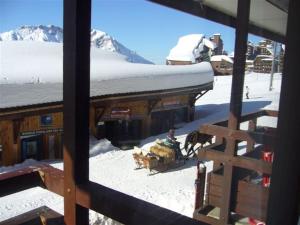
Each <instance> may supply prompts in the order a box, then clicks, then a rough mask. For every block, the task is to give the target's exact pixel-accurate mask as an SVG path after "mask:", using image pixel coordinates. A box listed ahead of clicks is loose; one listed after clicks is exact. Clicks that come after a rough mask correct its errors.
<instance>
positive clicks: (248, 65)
mask: <svg viewBox="0 0 300 225" xmlns="http://www.w3.org/2000/svg"><path fill="white" fill-rule="evenodd" d="M253 62H254V60H246V68H245V70H246V71H249V72H251V71H253V69H254V65H253Z"/></svg>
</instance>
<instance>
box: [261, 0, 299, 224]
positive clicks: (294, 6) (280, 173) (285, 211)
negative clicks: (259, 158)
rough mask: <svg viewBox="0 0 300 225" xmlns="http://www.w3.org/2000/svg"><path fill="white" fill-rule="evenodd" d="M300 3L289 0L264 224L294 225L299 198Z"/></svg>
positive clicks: (296, 218)
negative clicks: (268, 195)
mask: <svg viewBox="0 0 300 225" xmlns="http://www.w3.org/2000/svg"><path fill="white" fill-rule="evenodd" d="M299 11H300V2H299V1H297V0H290V2H289V10H288V24H287V33H286V53H285V60H284V67H283V75H282V84H281V94H280V103H279V115H278V128H277V137H278V139H277V143H276V145H275V146H274V147H275V150H274V162H273V173H272V176H271V186H270V197H269V203H268V215H267V224H270V225H277V224H278V225H279V224H297V220H298V218H299V199H300V180H299V178H300V164H299V161H300V151H299V130H300V120H299V115H300V103H299V97H298V96H299V83H300V79H299V60H298V56H299V51H300V45H299V37H298V35H296V34H298V33H299V32H300V26H299Z"/></svg>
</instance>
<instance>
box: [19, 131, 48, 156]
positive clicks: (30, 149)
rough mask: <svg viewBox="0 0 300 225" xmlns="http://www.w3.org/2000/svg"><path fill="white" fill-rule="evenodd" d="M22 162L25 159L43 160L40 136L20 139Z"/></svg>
mask: <svg viewBox="0 0 300 225" xmlns="http://www.w3.org/2000/svg"><path fill="white" fill-rule="evenodd" d="M21 152H22V161H24V160H26V159H36V160H41V159H43V148H42V135H36V136H30V137H23V138H22V137H21Z"/></svg>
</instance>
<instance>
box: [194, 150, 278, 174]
mask: <svg viewBox="0 0 300 225" xmlns="http://www.w3.org/2000/svg"><path fill="white" fill-rule="evenodd" d="M198 157H199V159H201V160H214V161H215V160H216V161H220V162H223V163H225V164H227V165H230V166H235V167H240V168H244V169H248V170H253V171H258V172H261V173H265V174H271V173H272V163H269V162H266V161H263V160H258V159H253V158H250V157H246V156H229V155H226V154H224V153H223V152H220V151H217V150H212V149H201V150H200V151H198Z"/></svg>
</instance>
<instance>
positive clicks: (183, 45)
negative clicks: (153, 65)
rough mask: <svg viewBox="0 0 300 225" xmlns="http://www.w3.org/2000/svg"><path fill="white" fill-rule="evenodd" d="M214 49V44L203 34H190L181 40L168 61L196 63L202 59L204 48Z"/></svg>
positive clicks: (171, 52) (168, 57)
mask: <svg viewBox="0 0 300 225" xmlns="http://www.w3.org/2000/svg"><path fill="white" fill-rule="evenodd" d="M204 46H206V47H208V48H210V49H214V48H215V47H216V46H215V44H214V43H213V42H211V41H210V40H208V39H206V38H205V37H204V35H203V34H188V35H185V36H182V37H180V38H179V40H178V43H177V44H176V46H175V47H174V48H172V49H171V51H170V53H169V55H168V56H167V60H174V61H189V62H192V63H194V62H195V60H196V59H197V58H199V57H200V53H201V52H202V51H203V47H204Z"/></svg>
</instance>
